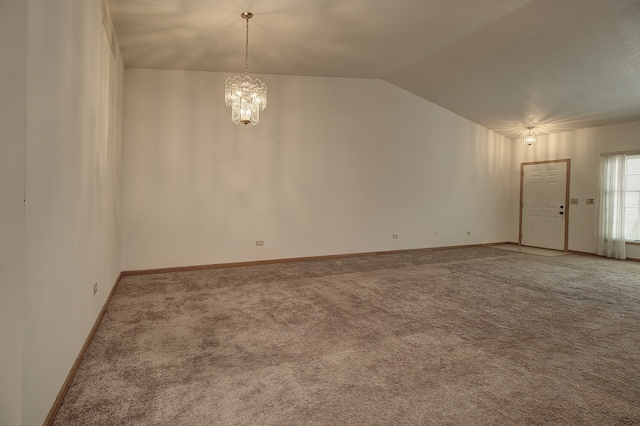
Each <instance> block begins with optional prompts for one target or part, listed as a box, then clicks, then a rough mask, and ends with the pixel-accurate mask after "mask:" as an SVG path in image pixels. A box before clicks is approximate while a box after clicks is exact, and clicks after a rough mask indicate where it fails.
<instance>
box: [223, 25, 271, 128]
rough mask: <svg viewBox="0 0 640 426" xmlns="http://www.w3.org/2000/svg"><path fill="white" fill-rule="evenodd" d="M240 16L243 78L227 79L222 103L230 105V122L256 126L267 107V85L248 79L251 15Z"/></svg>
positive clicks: (257, 80) (258, 80)
mask: <svg viewBox="0 0 640 426" xmlns="http://www.w3.org/2000/svg"><path fill="white" fill-rule="evenodd" d="M240 16H241V17H242V19H245V20H246V21H247V32H246V39H245V54H244V77H240V76H238V75H237V76H235V77H229V78H227V81H226V82H225V90H224V102H225V104H226V105H227V106H229V105H231V121H233V122H234V123H235V124H238V123H242V124H244V125H245V126H246V125H247V124H249V123H251V124H253V125H256V124H258V123H259V122H260V111H264V109H265V108H266V107H267V85H266V84H264V83H263V82H262V81H260V79H258V78H256V79H255V80H252V79H251V77H249V19H251V18H252V17H253V13H251V12H242V13H241V14H240Z"/></svg>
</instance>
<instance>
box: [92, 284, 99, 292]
mask: <svg viewBox="0 0 640 426" xmlns="http://www.w3.org/2000/svg"><path fill="white" fill-rule="evenodd" d="M97 292H98V283H95V284H94V285H93V294H96V293H97Z"/></svg>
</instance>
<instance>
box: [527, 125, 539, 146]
mask: <svg viewBox="0 0 640 426" xmlns="http://www.w3.org/2000/svg"><path fill="white" fill-rule="evenodd" d="M527 129H528V130H529V133H527V134H526V135H525V137H524V144H525V145H527V146H531V145H533V144H534V143H536V140H537V138H536V132H534V131H533V129H535V127H531V126H529V127H527Z"/></svg>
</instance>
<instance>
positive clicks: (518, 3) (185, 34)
mask: <svg viewBox="0 0 640 426" xmlns="http://www.w3.org/2000/svg"><path fill="white" fill-rule="evenodd" d="M108 4H109V8H110V10H111V14H112V17H113V22H114V26H115V28H116V34H117V37H118V42H119V44H120V49H121V52H122V56H123V59H124V62H125V66H126V67H129V68H153V69H177V70H202V71H217V72H228V73H233V74H237V73H241V72H243V71H244V47H245V46H244V44H245V40H244V37H245V21H244V20H243V19H242V18H241V17H240V13H241V12H243V11H245V10H248V11H251V12H252V13H253V14H254V18H253V19H251V21H250V23H249V69H250V73H251V74H287V75H303V76H329V77H356V78H377V79H384V80H386V81H388V82H390V83H392V84H395V85H397V86H398V87H401V88H403V89H405V90H407V91H409V92H411V93H414V94H415V95H417V96H420V97H422V98H424V99H427V100H429V101H431V102H433V103H435V104H437V105H440V106H442V107H444V108H446V109H448V110H451V111H453V112H455V113H457V114H459V115H461V116H463V117H466V118H468V119H470V120H472V121H475V122H477V123H479V124H481V125H483V126H485V127H487V128H489V129H492V130H495V131H496V132H498V133H500V134H503V135H505V136H507V137H510V138H516V137H520V136H521V135H522V134H523V133H524V129H525V127H526V126H529V125H533V126H536V127H537V131H538V132H539V133H541V134H545V133H555V132H560V131H565V130H574V129H580V128H585V127H593V126H599V125H605V124H612V123H618V122H623V121H631V120H640V0H392V1H390V0H241V1H238V0H234V1H231V0H108ZM264 80H265V81H266V82H267V84H268V78H265V79H264Z"/></svg>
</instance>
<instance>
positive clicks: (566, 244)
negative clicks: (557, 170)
mask: <svg viewBox="0 0 640 426" xmlns="http://www.w3.org/2000/svg"><path fill="white" fill-rule="evenodd" d="M548 163H567V181H566V188H565V191H564V194H565V201H564V205H565V207H566V208H565V213H564V251H569V210H570V207H569V201H570V199H569V187H570V185H569V184H570V180H569V179H570V177H571V159H570V158H567V159H564V160H547V161H532V162H528V163H520V230H519V232H518V244H519V245H522V208H523V196H524V194H523V189H524V166H530V165H532V164H548Z"/></svg>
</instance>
